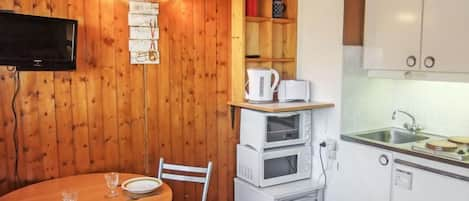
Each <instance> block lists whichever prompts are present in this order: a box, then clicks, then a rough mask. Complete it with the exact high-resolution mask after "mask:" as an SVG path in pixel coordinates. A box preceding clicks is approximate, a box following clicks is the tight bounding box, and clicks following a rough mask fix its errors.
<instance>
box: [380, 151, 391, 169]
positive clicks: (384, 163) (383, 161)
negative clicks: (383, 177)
mask: <svg viewBox="0 0 469 201" xmlns="http://www.w3.org/2000/svg"><path fill="white" fill-rule="evenodd" d="M379 164H381V165H382V166H387V165H388V164H389V158H388V156H386V155H384V154H383V155H381V156H380V157H379Z"/></svg>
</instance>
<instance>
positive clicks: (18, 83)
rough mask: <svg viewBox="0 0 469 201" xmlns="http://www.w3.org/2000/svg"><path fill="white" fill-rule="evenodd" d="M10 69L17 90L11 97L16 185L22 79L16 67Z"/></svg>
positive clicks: (17, 177) (16, 181)
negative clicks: (19, 98)
mask: <svg viewBox="0 0 469 201" xmlns="http://www.w3.org/2000/svg"><path fill="white" fill-rule="evenodd" d="M8 70H9V71H12V72H14V76H13V81H14V82H15V91H14V93H13V97H12V99H11V111H12V113H13V124H14V126H13V133H12V135H13V143H14V148H15V170H14V171H15V172H14V175H15V185H16V186H17V185H18V182H19V181H20V177H19V174H18V168H19V167H18V160H19V145H18V114H17V113H16V98H17V97H18V93H19V91H20V88H21V81H20V72H19V71H17V70H16V69H14V67H13V68H12V67H9V68H8Z"/></svg>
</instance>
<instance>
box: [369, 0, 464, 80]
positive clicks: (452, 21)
mask: <svg viewBox="0 0 469 201" xmlns="http://www.w3.org/2000/svg"><path fill="white" fill-rule="evenodd" d="M468 7H469V2H468V1H465V0H447V1H441V0H395V1H387V0H372V1H366V10H365V32H364V64H363V66H364V68H365V69H368V70H392V71H395V70H401V71H423V72H441V73H468V72H469V68H468V67H467V65H468V64H469V62H468V61H467V56H468V54H467V51H466V48H467V46H469V38H468V37H467V35H468V34H469V26H467V21H468V20H469V12H467V8H468Z"/></svg>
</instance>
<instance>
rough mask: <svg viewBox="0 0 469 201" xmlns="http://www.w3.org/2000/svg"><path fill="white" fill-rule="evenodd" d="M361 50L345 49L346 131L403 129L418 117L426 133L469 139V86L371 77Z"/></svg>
mask: <svg viewBox="0 0 469 201" xmlns="http://www.w3.org/2000/svg"><path fill="white" fill-rule="evenodd" d="M361 58H362V49H361V47H354V46H346V47H345V48H344V78H343V90H342V91H343V96H342V97H343V101H342V104H343V105H342V106H343V110H342V132H343V133H349V132H354V131H361V130H369V129H375V128H383V127H390V126H397V127H402V124H403V123H405V122H410V119H409V118H408V117H406V116H403V115H398V117H397V120H395V121H393V120H392V119H391V116H392V112H393V110H394V109H396V108H398V109H401V110H404V111H407V112H410V113H412V114H414V115H415V116H416V119H417V123H419V124H420V125H422V126H423V127H424V128H425V131H426V132H430V133H436V134H440V135H445V136H456V135H462V136H469V83H454V82H433V81H413V80H391V79H378V78H368V76H367V72H366V71H365V70H363V69H362V67H361Z"/></svg>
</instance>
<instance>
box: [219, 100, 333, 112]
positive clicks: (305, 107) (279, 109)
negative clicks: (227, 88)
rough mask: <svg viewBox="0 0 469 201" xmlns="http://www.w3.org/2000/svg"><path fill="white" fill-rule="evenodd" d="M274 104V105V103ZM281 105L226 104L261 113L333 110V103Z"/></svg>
mask: <svg viewBox="0 0 469 201" xmlns="http://www.w3.org/2000/svg"><path fill="white" fill-rule="evenodd" d="M274 104H275V103H274ZM281 104H282V103H278V105H277V104H275V106H272V104H266V105H263V104H252V103H247V102H228V105H230V106H234V107H241V108H246V109H251V110H258V111H263V112H272V113H275V112H292V111H300V110H317V109H324V108H333V107H335V104H334V103H325V102H310V103H298V105H290V106H281ZM286 104H294V103H286Z"/></svg>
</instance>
